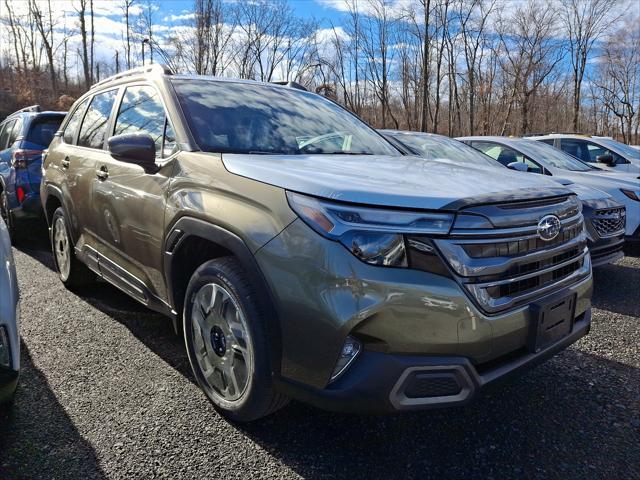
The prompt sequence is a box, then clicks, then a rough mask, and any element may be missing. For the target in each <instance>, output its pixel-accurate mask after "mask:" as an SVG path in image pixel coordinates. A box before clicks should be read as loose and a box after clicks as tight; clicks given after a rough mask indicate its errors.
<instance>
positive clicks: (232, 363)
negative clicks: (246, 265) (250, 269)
mask: <svg viewBox="0 0 640 480" xmlns="http://www.w3.org/2000/svg"><path fill="white" fill-rule="evenodd" d="M183 331H184V337H185V345H186V348H187V354H188V356H189V362H190V363H191V368H192V369H193V372H194V374H195V377H196V379H197V381H198V384H199V385H200V387H201V388H202V390H203V391H204V392H205V393H206V395H207V397H208V398H209V400H210V401H211V402H212V403H213V405H214V406H215V408H216V409H217V410H218V411H219V412H220V413H221V414H222V415H224V416H225V417H227V418H229V419H230V420H234V421H239V422H249V421H252V420H256V419H258V418H261V417H264V416H266V415H269V414H270V413H273V412H275V411H276V410H278V409H279V408H281V407H283V406H284V405H286V403H287V402H288V399H287V398H286V397H285V396H283V395H281V394H279V393H277V392H276V391H275V390H274V388H273V381H272V378H271V368H270V365H269V343H268V341H267V331H266V320H265V318H264V314H263V312H262V309H261V308H260V305H259V304H258V300H257V295H256V292H255V289H254V287H253V285H252V284H251V282H250V281H249V280H248V278H247V275H246V274H245V272H244V270H243V269H242V267H241V265H240V263H239V262H238V261H237V260H236V259H235V258H233V257H224V258H219V259H216V260H211V261H209V262H206V263H204V264H203V265H201V266H200V267H199V268H198V269H197V270H196V271H195V273H194V274H193V275H192V277H191V280H190V282H189V286H188V287H187V292H186V296H185V306H184V314H183Z"/></svg>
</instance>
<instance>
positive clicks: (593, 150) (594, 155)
mask: <svg viewBox="0 0 640 480" xmlns="http://www.w3.org/2000/svg"><path fill="white" fill-rule="evenodd" d="M585 143H586V145H587V151H588V152H589V160H588V161H590V162H594V163H596V162H597V161H598V156H599V155H611V156H612V157H613V159H614V160H615V161H616V163H618V164H620V163H628V162H627V161H626V160H625V159H624V158H622V157H621V156H620V155H618V154H617V153H616V152H614V151H613V150H609V149H608V148H606V147H603V146H602V145H597V144H595V143H591V142H585Z"/></svg>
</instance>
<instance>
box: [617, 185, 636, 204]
mask: <svg viewBox="0 0 640 480" xmlns="http://www.w3.org/2000/svg"><path fill="white" fill-rule="evenodd" d="M620 191H621V192H622V193H624V194H625V195H626V196H627V197H629V198H630V199H631V200H635V201H636V202H640V190H625V189H624V188H621V189H620Z"/></svg>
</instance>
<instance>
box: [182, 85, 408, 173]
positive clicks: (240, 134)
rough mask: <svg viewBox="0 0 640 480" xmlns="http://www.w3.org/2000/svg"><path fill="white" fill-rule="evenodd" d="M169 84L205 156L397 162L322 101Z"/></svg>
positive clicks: (367, 132)
mask: <svg viewBox="0 0 640 480" xmlns="http://www.w3.org/2000/svg"><path fill="white" fill-rule="evenodd" d="M171 82H172V83H173V86H174V87H175V90H176V93H177V94H178V100H179V101H180V104H181V106H182V108H183V110H184V112H185V115H186V117H187V122H188V126H189V128H190V130H191V132H192V133H193V135H194V137H195V140H196V143H197V144H198V146H199V147H200V148H201V149H202V150H204V151H207V152H217V153H249V154H256V155H259V154H262V155H265V156H267V158H265V160H264V161H270V158H269V157H268V155H269V154H278V155H300V156H306V155H320V154H322V155H342V154H345V153H346V154H352V155H356V154H357V155H390V156H400V152H399V151H398V150H397V149H396V148H395V147H393V146H392V145H391V144H390V143H389V142H388V141H387V140H385V139H384V138H383V137H382V136H381V135H379V134H378V133H377V132H375V131H374V130H372V129H371V127H369V126H368V125H366V124H365V123H363V122H362V121H361V120H360V119H358V118H357V117H356V116H354V115H353V114H351V113H349V112H348V111H347V110H345V109H343V108H342V107H340V106H339V105H337V104H335V103H333V102H331V101H330V100H328V99H326V98H324V97H322V96H320V95H316V94H313V93H309V92H305V91H301V90H297V89H294V88H286V87H278V86H267V85H260V84H253V83H243V82H235V81H233V82H232V81H230V82H222V81H215V80H208V79H185V78H182V79H180V78H176V79H172V80H171ZM321 161H322V159H321Z"/></svg>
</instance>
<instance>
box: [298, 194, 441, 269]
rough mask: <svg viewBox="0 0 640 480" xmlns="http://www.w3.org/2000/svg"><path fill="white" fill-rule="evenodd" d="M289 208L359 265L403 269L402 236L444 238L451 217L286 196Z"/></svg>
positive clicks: (301, 196) (404, 250)
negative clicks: (353, 256)
mask: <svg viewBox="0 0 640 480" xmlns="http://www.w3.org/2000/svg"><path fill="white" fill-rule="evenodd" d="M287 198H288V200H289V205H291V208H292V209H293V210H294V211H295V212H296V213H297V214H298V216H300V218H301V219H302V220H303V221H304V222H305V223H306V224H307V225H309V226H310V227H311V228H313V229H314V230H315V231H316V232H318V233H319V234H320V235H323V236H325V237H327V238H330V239H331V240H336V241H339V242H340V243H342V244H343V245H344V246H345V247H346V248H347V249H348V250H349V251H351V253H353V254H354V255H355V256H356V257H358V258H359V259H360V260H362V261H363V262H367V263H370V264H372V265H385V266H391V267H406V266H408V263H407V252H406V246H405V238H404V235H405V234H418V235H420V234H422V235H424V234H438V235H444V234H447V233H448V232H449V230H450V228H451V225H452V223H453V215H451V214H448V213H439V212H435V213H432V212H412V211H406V210H391V209H383V208H371V207H361V206H357V205H348V204H343V203H337V202H331V201H327V200H320V199H317V198H314V197H308V196H306V195H300V194H298V193H293V192H287Z"/></svg>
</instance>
